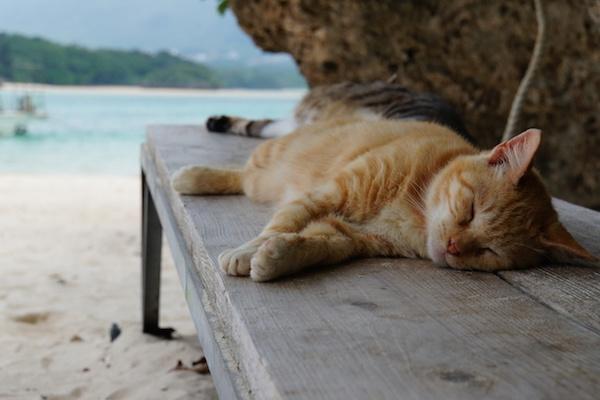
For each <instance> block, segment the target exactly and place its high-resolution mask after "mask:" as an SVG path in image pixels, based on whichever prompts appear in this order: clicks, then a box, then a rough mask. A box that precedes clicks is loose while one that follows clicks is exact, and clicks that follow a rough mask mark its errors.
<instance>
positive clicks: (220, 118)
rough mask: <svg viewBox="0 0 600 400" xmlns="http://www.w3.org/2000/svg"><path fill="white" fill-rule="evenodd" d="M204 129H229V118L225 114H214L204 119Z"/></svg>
mask: <svg viewBox="0 0 600 400" xmlns="http://www.w3.org/2000/svg"><path fill="white" fill-rule="evenodd" d="M206 129H208V130H209V131H210V132H217V133H226V132H229V130H230V129H231V118H229V117H228V116H227V115H215V116H212V117H208V119H207V120H206Z"/></svg>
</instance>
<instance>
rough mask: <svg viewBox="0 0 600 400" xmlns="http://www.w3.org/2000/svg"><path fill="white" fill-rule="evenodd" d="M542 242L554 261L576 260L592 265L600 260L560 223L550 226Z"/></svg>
mask: <svg viewBox="0 0 600 400" xmlns="http://www.w3.org/2000/svg"><path fill="white" fill-rule="evenodd" d="M540 241H541V243H542V246H544V247H545V248H546V251H548V253H549V254H550V256H551V258H552V259H553V260H554V261H568V260H573V259H574V258H575V259H581V260H585V261H590V262H592V263H595V262H598V259H597V258H596V257H594V256H593V255H592V254H590V252H588V251H587V250H586V249H584V248H583V247H582V246H581V245H580V244H579V243H577V242H576V241H575V239H573V236H571V234H570V233H569V232H568V231H567V230H566V229H565V227H564V226H562V224H561V223H560V222H558V221H557V222H555V223H553V224H552V225H550V227H549V228H548V229H547V231H546V232H545V233H544V234H543V235H542V237H541V239H540Z"/></svg>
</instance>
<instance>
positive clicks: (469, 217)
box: [458, 201, 475, 226]
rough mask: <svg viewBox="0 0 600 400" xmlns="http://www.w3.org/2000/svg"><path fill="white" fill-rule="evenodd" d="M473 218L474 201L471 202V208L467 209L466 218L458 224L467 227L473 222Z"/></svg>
mask: <svg viewBox="0 0 600 400" xmlns="http://www.w3.org/2000/svg"><path fill="white" fill-rule="evenodd" d="M473 218H475V201H471V208H470V209H469V213H468V214H467V217H466V218H464V219H463V220H462V221H460V222H459V223H458V224H459V225H462V226H467V225H469V224H470V223H471V222H472V221H473Z"/></svg>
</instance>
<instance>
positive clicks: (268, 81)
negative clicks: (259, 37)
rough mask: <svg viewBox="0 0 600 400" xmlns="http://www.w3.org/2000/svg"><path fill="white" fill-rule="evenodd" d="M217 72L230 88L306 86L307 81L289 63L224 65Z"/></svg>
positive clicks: (224, 84) (225, 85) (224, 83)
mask: <svg viewBox="0 0 600 400" xmlns="http://www.w3.org/2000/svg"><path fill="white" fill-rule="evenodd" d="M217 74H218V76H219V78H220V80H221V82H223V86H224V87H230V88H240V87H243V88H250V89H264V88H305V87H306V81H305V80H304V78H303V77H302V75H300V74H299V73H298V72H297V71H296V70H295V69H292V68H289V67H288V66H287V65H286V66H282V65H277V64H273V65H268V64H267V65H260V66H254V67H234V66H227V67H225V66H223V67H220V68H219V69H218V70H217Z"/></svg>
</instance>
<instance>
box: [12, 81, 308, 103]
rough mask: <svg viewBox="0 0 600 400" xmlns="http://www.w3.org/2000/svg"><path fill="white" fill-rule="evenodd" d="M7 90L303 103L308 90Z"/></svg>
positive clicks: (31, 86)
mask: <svg viewBox="0 0 600 400" xmlns="http://www.w3.org/2000/svg"><path fill="white" fill-rule="evenodd" d="M2 89H3V90H8V91H32V92H60V93H77V94H84V95H85V94H90V95H94V96H97V95H102V94H106V95H152V96H157V95H160V96H202V97H207V96H208V97H236V98H255V97H258V98H276V99H299V98H300V97H301V96H302V95H304V94H305V93H306V89H183V88H150V87H142V86H110V85H106V86H69V85H46V84H41V83H11V82H4V83H3V85H2Z"/></svg>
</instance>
